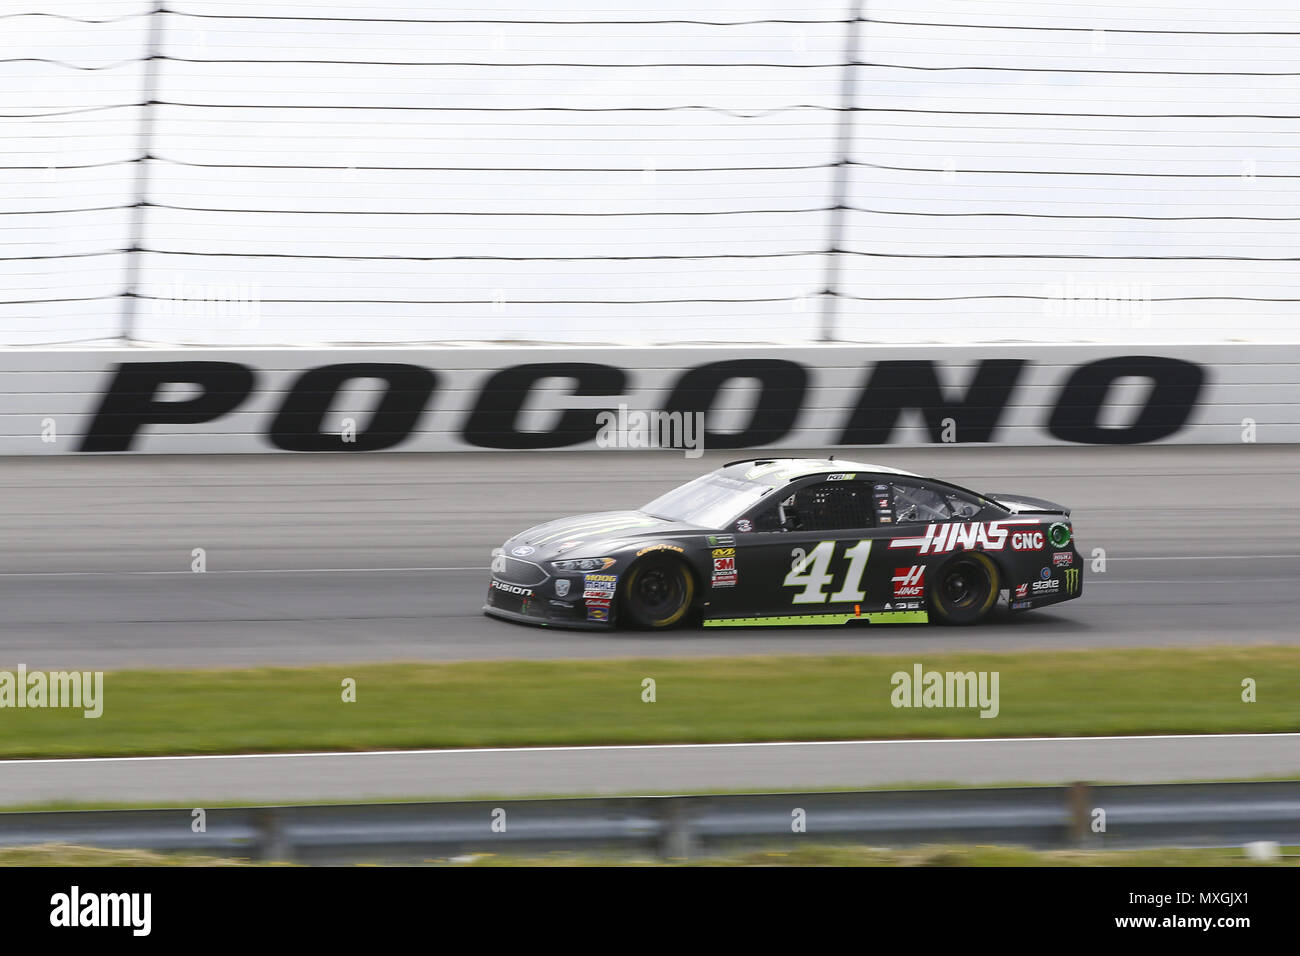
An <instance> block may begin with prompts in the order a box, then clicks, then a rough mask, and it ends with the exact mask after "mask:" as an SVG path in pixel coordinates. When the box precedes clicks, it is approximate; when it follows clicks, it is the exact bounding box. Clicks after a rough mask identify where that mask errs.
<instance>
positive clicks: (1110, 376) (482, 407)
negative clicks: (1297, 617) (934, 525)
mask: <svg viewBox="0 0 1300 956" xmlns="http://www.w3.org/2000/svg"><path fill="white" fill-rule="evenodd" d="M579 355H581V358H582V360H576V359H573V358H571V359H569V360H568V361H557V362H536V361H533V360H532V359H531V358H530V359H529V360H528V361H527V362H525V363H522V364H518V365H506V366H504V367H499V368H496V369H484V370H481V372H482V373H483V374H476V375H475V376H474V378H475V379H477V380H478V384H477V387H476V390H475V391H472V392H471V393H470V395H469V398H470V401H469V402H468V403H467V405H468V408H467V410H466V411H465V412H463V413H461V412H455V413H450V412H446V411H443V410H442V408H441V407H440V406H442V405H446V404H447V403H445V402H438V401H437V400H436V393H439V392H443V391H449V390H451V389H457V390H459V388H460V386H459V385H458V384H457V383H456V382H454V381H452V379H453V377H454V375H455V374H456V371H455V370H452V371H443V370H434V369H431V368H427V367H425V366H423V365H415V364H410V363H399V362H373V361H372V362H350V363H336V364H326V365H320V366H315V367H311V368H305V369H302V370H301V371H300V372H298V373H297V374H294V375H291V377H290V380H289V381H288V382H287V383H283V384H282V383H281V376H280V375H279V374H275V375H272V374H268V373H266V372H265V371H264V367H263V366H253V365H249V364H244V363H243V362H231V361H195V360H193V358H192V357H191V356H186V357H183V358H179V357H178V360H176V361H125V362H120V363H115V365H114V366H112V367H110V368H109V369H106V370H105V371H107V374H106V375H103V376H102V377H103V378H104V379H105V380H107V383H108V384H107V385H106V386H105V388H104V391H103V393H102V395H101V396H100V397H99V399H98V402H97V403H96V407H95V408H94V410H93V414H92V415H90V416H89V418H90V421H89V424H88V426H87V428H86V431H85V435H84V437H83V438H82V440H81V443H80V445H79V446H78V448H77V450H78V451H79V452H123V451H131V450H132V449H133V448H134V447H135V446H136V445H137V444H138V443H139V440H140V438H141V436H143V435H150V436H151V437H153V438H160V439H161V438H163V437H165V436H160V435H158V434H157V426H160V425H161V426H174V425H182V426H185V427H187V428H189V429H194V430H193V431H191V432H190V433H189V434H191V435H193V434H202V433H203V430H202V426H204V425H206V424H208V423H211V422H215V421H219V420H221V419H223V418H225V417H227V416H230V415H232V414H236V413H246V414H250V417H251V418H252V429H253V431H254V432H256V433H259V434H260V435H261V436H262V437H263V440H264V442H265V444H266V445H267V446H268V447H270V448H277V449H280V450H282V451H293V452H319V451H341V452H363V451H375V450H379V449H384V448H392V447H396V446H400V445H403V444H404V443H409V442H410V441H411V439H412V438H413V437H415V436H418V437H419V439H420V444H421V450H426V451H433V450H442V448H444V447H452V448H456V447H470V448H499V449H538V448H564V447H569V446H574V445H583V444H594V443H595V441H596V438H597V436H598V434H599V432H600V423H599V422H598V421H597V420H596V414H595V412H594V411H593V410H592V409H591V408H590V407H587V408H582V407H563V406H564V405H569V406H576V405H579V404H581V403H582V402H589V400H590V397H591V396H609V397H611V398H639V397H640V393H641V392H642V391H643V389H645V388H653V389H654V391H655V393H656V394H662V395H664V396H666V398H665V401H664V403H663V404H664V406H665V409H664V410H669V411H671V410H673V409H678V410H681V409H683V408H685V407H687V406H689V408H690V409H693V410H694V409H712V408H713V407H714V405H715V404H716V399H717V398H718V396H719V394H720V393H721V392H722V391H723V390H724V389H726V388H728V387H729V386H730V385H731V383H733V382H734V381H735V380H737V379H740V378H744V379H749V380H755V381H757V382H758V395H757V398H756V400H755V401H756V405H755V408H756V409H761V410H762V412H761V414H753V415H752V420H751V422H750V424H748V425H747V426H746V427H745V428H744V429H743V430H742V431H740V432H727V433H726V439H727V441H728V443H729V444H731V445H732V446H733V447H737V448H742V447H752V446H754V445H757V444H764V445H778V444H781V443H782V442H784V441H786V440H792V439H794V437H795V436H796V435H798V427H797V423H798V422H800V421H801V420H813V419H821V418H829V414H828V413H829V412H830V409H827V408H825V407H823V406H821V405H818V404H814V403H815V402H818V401H820V399H819V398H818V396H819V394H820V390H818V389H811V388H808V387H807V386H808V383H809V380H810V377H811V373H812V369H810V367H809V365H805V364H804V363H801V362H797V361H792V360H783V359H762V360H757V359H749V358H735V359H721V360H717V361H711V362H702V363H699V364H696V365H693V366H690V367H687V368H683V369H681V370H680V372H678V371H674V372H671V373H668V374H667V376H666V377H662V378H657V379H655V380H653V381H648V382H646V383H645V384H644V385H643V386H642V387H641V388H633V387H632V385H631V380H632V378H633V374H632V373H630V372H629V371H628V370H626V369H624V368H622V367H620V366H618V365H613V364H609V363H608V362H607V361H602V360H601V358H600V357H599V356H600V353H590V354H588V353H585V352H580V353H579ZM155 357H156V356H155ZM854 364H856V362H855V363H854ZM957 364H958V362H957V361H956V360H950V361H936V360H927V359H921V360H916V359H906V360H901V359H900V360H885V361H875V362H871V361H868V362H865V363H864V365H865V368H864V369H863V373H864V374H863V376H862V384H861V385H860V386H858V387H857V389H856V390H855V394H852V395H850V396H848V397H847V399H846V401H845V403H844V404H845V405H846V406H847V414H844V415H842V416H839V420H841V421H842V422H843V424H842V426H841V427H839V428H838V429H836V430H833V431H832V433H831V434H830V435H828V436H827V437H826V439H825V440H824V441H823V442H822V443H823V444H827V445H854V446H863V445H882V444H888V443H890V442H891V441H893V440H894V438H895V435H896V433H897V432H898V431H899V426H900V424H901V423H902V422H903V421H904V419H905V418H906V417H907V416H908V415H909V413H911V412H913V411H915V410H925V412H926V415H925V418H924V421H925V422H926V428H927V429H928V430H929V433H930V439H931V441H934V442H936V443H938V442H941V441H942V440H943V426H942V424H941V422H942V421H943V420H944V418H946V417H948V416H955V417H956V418H957V419H959V420H961V421H962V422H963V429H962V441H964V442H972V443H986V442H991V441H994V440H995V437H996V433H997V430H998V428H999V427H1000V426H1002V425H1004V424H1005V420H1006V419H1007V418H1008V417H1009V416H1010V415H1011V414H1013V413H1015V411H1018V410H1023V411H1024V412H1025V413H1027V414H1029V415H1030V424H1031V425H1032V426H1033V427H1034V429H1035V430H1036V431H1037V432H1039V433H1040V434H1045V435H1050V436H1051V438H1052V439H1054V440H1056V441H1061V442H1072V443H1082V444H1098V445H1132V444H1138V443H1143V442H1154V441H1159V440H1161V439H1165V438H1169V437H1170V436H1172V435H1175V434H1177V433H1178V432H1180V431H1181V430H1183V428H1184V427H1185V426H1186V424H1187V422H1188V421H1189V420H1191V417H1192V414H1193V412H1194V411H1195V410H1196V408H1197V407H1198V406H1199V404H1200V403H1201V397H1202V391H1203V388H1204V386H1205V384H1206V381H1207V378H1208V375H1207V370H1206V369H1205V368H1204V367H1203V366H1201V365H1199V364H1197V363H1195V362H1190V361H1187V360H1184V359H1176V358H1170V357H1165V356H1158V355H1125V354H1116V355H1110V356H1106V357H1103V358H1100V359H1096V360H1093V361H1089V362H1085V363H1082V364H1078V365H1075V366H1074V367H1072V368H1067V369H1065V370H1064V371H1065V372H1066V374H1065V376H1064V381H1063V382H1062V383H1061V385H1060V387H1059V388H1056V387H1054V388H1053V389H1052V390H1051V393H1050V395H1048V394H1046V393H1037V394H1041V395H1042V398H1041V399H1037V400H1036V401H1033V402H1030V401H1027V400H1024V399H1022V398H1021V397H1020V395H1021V393H1022V392H1023V389H1022V386H1024V385H1025V383H1026V379H1027V378H1029V377H1030V376H1033V375H1035V374H1037V373H1038V372H1039V371H1041V369H1040V368H1038V367H1037V366H1036V364H1035V363H1034V362H1033V361H1031V360H1029V359H1023V358H1004V357H983V356H979V355H978V354H976V355H974V356H972V357H971V358H970V359H969V360H968V359H967V358H966V355H965V354H963V356H962V359H961V361H960V364H961V365H962V366H963V369H962V371H961V373H960V374H961V375H962V376H963V378H964V380H965V381H966V382H967V383H968V384H967V385H966V391H965V392H964V393H962V394H956V393H954V392H953V391H952V390H951V389H950V388H945V385H946V384H948V383H947V379H948V378H949V377H950V373H954V374H957V373H958V370H957V369H956V367H955V366H956V365H957ZM966 366H969V367H970V371H969V372H966V371H965V367H966ZM278 367H280V368H283V367H284V366H283V364H281V365H280V366H278ZM637 377H638V378H639V377H640V374H639V370H638V374H637ZM1134 377H1137V378H1142V379H1145V380H1147V381H1148V382H1149V383H1150V385H1151V387H1150V389H1149V390H1148V391H1147V394H1146V398H1145V401H1144V403H1143V405H1142V406H1141V407H1140V408H1137V409H1136V410H1135V411H1136V414H1135V415H1134V416H1133V418H1132V419H1131V422H1132V423H1131V424H1129V425H1127V426H1125V427H1113V426H1112V425H1111V424H1110V423H1109V422H1105V421H1104V418H1105V415H1104V412H1105V410H1106V408H1107V407H1108V405H1109V396H1110V393H1111V386H1112V385H1113V384H1114V383H1115V382H1117V381H1119V380H1121V379H1131V378H1134ZM358 379H370V380H377V381H378V382H379V383H380V385H379V387H378V388H377V389H376V393H377V398H376V404H375V411H374V413H373V414H372V415H371V416H370V418H369V421H368V422H367V424H366V426H365V428H364V429H362V430H359V431H358V432H356V433H355V435H354V436H353V440H351V441H344V440H343V438H342V436H341V435H340V434H339V433H338V432H337V431H330V430H327V429H329V428H330V427H331V426H330V425H329V424H328V423H329V422H331V421H334V420H336V416H333V415H332V413H331V410H332V409H333V408H334V407H335V406H336V405H337V404H338V401H339V397H340V393H342V392H344V391H345V390H346V389H348V388H349V387H350V386H351V384H352V383H354V382H355V381H357V380H358ZM557 379H566V380H569V381H571V382H573V385H572V386H571V389H570V392H571V394H572V395H574V396H575V398H574V400H573V401H572V402H568V403H565V402H563V400H561V402H562V407H561V408H560V409H559V414H557V415H556V416H555V420H554V422H553V424H552V425H551V427H550V428H549V429H547V430H544V431H538V430H536V429H535V428H534V427H532V422H531V419H530V417H529V415H528V410H529V409H530V407H531V406H532V403H534V402H535V401H536V398H537V396H536V392H537V391H538V390H539V389H542V388H552V387H553V384H552V383H554V382H555V381H556V380H557ZM175 395H183V396H185V397H183V398H180V399H177V398H175V397H174V396H175ZM1013 396H1016V398H1015V400H1013ZM1026 398H1027V397H1026ZM268 406H269V407H268ZM249 408H256V409H261V408H268V410H267V412H265V413H256V412H254V413H247V412H246V411H245V410H246V409H249ZM649 410H650V411H654V409H649ZM1013 410H1015V411H1013ZM88 411H90V410H89V409H81V408H79V409H77V412H79V413H81V414H85V413H86V412H88ZM426 412H430V414H426ZM432 418H436V419H437V420H436V421H431V420H430V419H432ZM710 418H712V415H711V414H709V413H706V419H705V432H704V434H703V436H702V439H703V440H704V441H705V442H707V441H710V440H712V437H713V435H712V433H711V432H709V431H708V424H709V419H710ZM422 421H423V422H424V423H425V424H424V428H425V429H427V430H424V431H419V432H417V428H420V426H421V422H422ZM151 433H152V434H151ZM434 433H437V434H445V435H447V436H448V438H446V439H445V440H442V441H441V443H440V445H439V447H436V448H435V447H433V440H432V439H431V438H430V436H431V435H432V434H434ZM780 467H781V466H780V465H768V466H756V467H755V468H752V469H750V474H754V475H761V474H763V473H765V472H764V468H767V469H771V470H779V468H780ZM1056 546H1057V547H1063V544H1062V545H1056Z"/></svg>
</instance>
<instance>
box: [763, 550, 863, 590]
mask: <svg viewBox="0 0 1300 956" xmlns="http://www.w3.org/2000/svg"><path fill="white" fill-rule="evenodd" d="M870 555H871V542H870V541H859V542H858V543H857V544H855V545H853V547H851V548H848V549H847V550H845V552H844V557H846V558H848V559H849V566H848V567H847V568H846V569H845V571H844V579H843V581H842V582H841V583H840V587H839V589H838V590H836V591H835V593H833V594H827V593H826V589H827V588H828V587H831V586H832V585H833V584H834V583H835V575H834V574H832V573H831V571H830V565H831V559H832V558H834V557H835V542H834V541H819V542H817V544H816V546H815V547H814V548H813V549H812V550H811V551H808V552H806V553H805V552H804V551H803V549H802V548H796V549H795V552H794V555H793V557H794V562H793V563H792V565H791V567H790V573H789V574H787V575H786V576H785V581H784V582H783V583H784V584H785V586H786V587H788V588H800V589H801V590H800V591H798V592H797V593H796V594H795V595H794V597H793V598H791V601H792V602H793V603H794V604H825V603H826V602H827V601H830V602H831V603H840V602H852V601H861V600H862V599H863V598H864V597H866V595H865V594H864V592H863V591H862V574H863V572H865V571H866V570H867V558H868V557H870Z"/></svg>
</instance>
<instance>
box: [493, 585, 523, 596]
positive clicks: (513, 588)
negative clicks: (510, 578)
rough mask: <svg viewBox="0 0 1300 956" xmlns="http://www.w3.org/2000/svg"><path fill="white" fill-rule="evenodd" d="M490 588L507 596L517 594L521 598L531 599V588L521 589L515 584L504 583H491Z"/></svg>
mask: <svg viewBox="0 0 1300 956" xmlns="http://www.w3.org/2000/svg"><path fill="white" fill-rule="evenodd" d="M492 586H493V587H494V588H496V589H497V590H498V591H505V592H506V593H507V594H518V595H521V596H523V597H532V594H533V589H532V588H521V587H520V586H519V585H517V584H506V583H505V582H504V581H493V582H492Z"/></svg>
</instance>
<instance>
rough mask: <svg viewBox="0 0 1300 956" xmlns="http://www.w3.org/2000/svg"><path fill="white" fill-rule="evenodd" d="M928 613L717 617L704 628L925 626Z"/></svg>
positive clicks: (883, 612)
mask: <svg viewBox="0 0 1300 956" xmlns="http://www.w3.org/2000/svg"><path fill="white" fill-rule="evenodd" d="M929 620H930V615H929V612H928V611H872V612H870V613H864V614H863V615H862V616H860V617H859V616H858V615H856V614H786V615H779V616H777V617H717V618H712V619H708V618H706V619H705V621H704V626H705V627H793V626H797V625H800V624H848V623H849V622H850V621H863V622H865V623H868V624H927V623H929Z"/></svg>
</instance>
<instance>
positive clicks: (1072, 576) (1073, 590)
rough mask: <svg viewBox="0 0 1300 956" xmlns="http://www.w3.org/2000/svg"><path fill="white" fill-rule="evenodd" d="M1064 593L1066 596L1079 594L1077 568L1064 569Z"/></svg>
mask: <svg viewBox="0 0 1300 956" xmlns="http://www.w3.org/2000/svg"><path fill="white" fill-rule="evenodd" d="M1065 593H1066V594H1078V593H1079V569H1078V568H1067V569H1066V571H1065Z"/></svg>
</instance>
